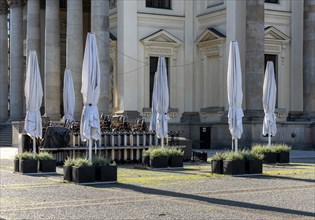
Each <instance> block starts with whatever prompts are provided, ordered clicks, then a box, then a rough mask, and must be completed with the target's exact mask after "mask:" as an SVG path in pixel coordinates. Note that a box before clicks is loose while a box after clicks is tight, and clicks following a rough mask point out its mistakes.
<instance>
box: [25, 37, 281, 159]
mask: <svg viewBox="0 0 315 220" xmlns="http://www.w3.org/2000/svg"><path fill="white" fill-rule="evenodd" d="M227 90H228V103H229V112H228V122H229V130H230V133H231V136H232V146H233V140H234V141H235V150H236V151H237V147H238V143H237V140H238V139H240V138H241V135H242V133H243V127H242V117H243V116H244V114H243V110H242V107H241V106H242V99H243V93H242V73H241V64H240V56H239V48H238V43H237V42H235V41H232V42H231V43H230V50H229V60H228V71H227ZM81 93H82V96H83V104H84V107H83V110H82V115H81V123H80V135H81V139H82V140H83V141H85V140H88V141H89V159H90V160H91V159H92V142H93V141H92V140H93V139H94V140H100V139H101V130H100V120H99V112H98V108H97V103H98V99H99V95H100V66H99V59H98V52H97V46H96V37H95V34H92V33H88V36H87V39H86V46H85V52H84V59H83V65H82V88H81ZM25 97H26V110H27V112H26V118H25V127H24V128H25V130H26V132H27V133H28V134H29V135H30V136H31V137H32V138H33V139H34V140H35V138H36V137H40V138H41V137H42V122H41V115H40V111H39V109H40V106H41V102H42V97H43V89H42V84H41V79H40V73H39V67H38V62H37V55H36V52H35V51H30V53H29V59H28V65H27V73H26V82H25ZM74 97H75V94H74V87H73V81H72V75H71V71H70V69H66V70H65V74H64V94H63V101H64V113H65V115H64V120H66V119H67V120H69V121H73V120H74V116H73V115H74V106H75V103H74V102H75V101H74ZM275 100H276V83H275V79H274V70H273V63H272V62H268V63H267V68H266V73H265V79H264V86H263V106H264V111H265V118H264V123H263V134H264V135H265V134H269V144H270V136H271V135H272V136H274V135H275V133H276V126H275V115H274V109H275ZM168 108H169V89H168V80H167V67H166V62H165V58H164V57H160V58H159V61H158V66H157V71H156V73H155V76H154V86H153V94H152V118H151V121H150V130H153V131H156V133H157V137H158V138H161V140H162V141H161V145H162V147H163V144H164V143H163V139H164V138H165V137H167V135H168V120H169V118H168V115H167V112H168ZM33 144H34V145H33V151H34V152H35V141H33Z"/></svg>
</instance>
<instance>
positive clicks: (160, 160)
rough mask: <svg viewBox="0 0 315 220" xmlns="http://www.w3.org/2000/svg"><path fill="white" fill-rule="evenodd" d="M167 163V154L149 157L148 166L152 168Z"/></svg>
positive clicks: (163, 165)
mask: <svg viewBox="0 0 315 220" xmlns="http://www.w3.org/2000/svg"><path fill="white" fill-rule="evenodd" d="M167 163H168V158H167V156H161V157H150V166H151V167H152V168H165V167H167V165H168V164H167Z"/></svg>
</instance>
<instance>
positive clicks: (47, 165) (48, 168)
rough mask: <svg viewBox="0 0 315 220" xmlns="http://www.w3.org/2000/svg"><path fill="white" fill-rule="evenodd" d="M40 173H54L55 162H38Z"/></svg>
mask: <svg viewBox="0 0 315 220" xmlns="http://www.w3.org/2000/svg"><path fill="white" fill-rule="evenodd" d="M38 162H39V171H40V172H56V160H39V161H38Z"/></svg>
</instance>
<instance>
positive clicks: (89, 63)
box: [80, 33, 101, 161]
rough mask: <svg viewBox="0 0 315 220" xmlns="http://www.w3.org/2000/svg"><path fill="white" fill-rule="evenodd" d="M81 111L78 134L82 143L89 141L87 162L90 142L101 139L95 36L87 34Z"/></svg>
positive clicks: (90, 153) (90, 157)
mask: <svg viewBox="0 0 315 220" xmlns="http://www.w3.org/2000/svg"><path fill="white" fill-rule="evenodd" d="M81 93H82V96H83V104H84V107H83V110H82V115H81V124H80V134H81V139H82V140H83V141H86V140H89V160H90V161H91V160H92V141H93V139H94V140H100V139H101V129H100V118H99V112H98V107H97V103H98V99H99V96H100V65H99V59H98V52H97V46H96V37H95V34H92V33H88V35H87V38H86V45H85V52H84V58H83V66H82V88H81Z"/></svg>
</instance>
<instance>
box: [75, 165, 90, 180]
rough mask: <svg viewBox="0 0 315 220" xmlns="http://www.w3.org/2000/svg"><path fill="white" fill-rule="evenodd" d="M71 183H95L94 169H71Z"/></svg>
mask: <svg viewBox="0 0 315 220" xmlns="http://www.w3.org/2000/svg"><path fill="white" fill-rule="evenodd" d="M72 181H73V182H75V183H90V182H95V167H94V166H90V167H72Z"/></svg>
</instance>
